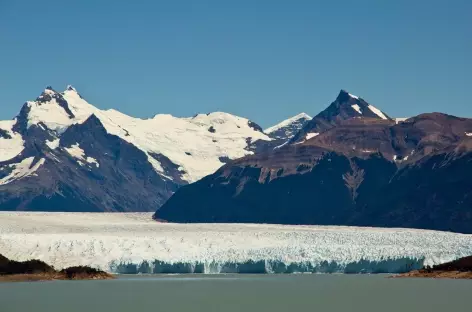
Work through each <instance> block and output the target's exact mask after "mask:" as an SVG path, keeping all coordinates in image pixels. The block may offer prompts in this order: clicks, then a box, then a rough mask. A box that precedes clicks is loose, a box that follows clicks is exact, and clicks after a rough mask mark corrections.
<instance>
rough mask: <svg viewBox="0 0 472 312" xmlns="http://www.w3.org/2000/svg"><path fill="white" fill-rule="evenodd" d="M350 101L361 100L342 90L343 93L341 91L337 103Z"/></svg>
mask: <svg viewBox="0 0 472 312" xmlns="http://www.w3.org/2000/svg"><path fill="white" fill-rule="evenodd" d="M349 99H355V100H359V97H358V96H357V95H354V94H351V93H349V92H348V91H346V90H344V89H341V91H339V94H338V97H337V98H336V101H337V102H340V103H342V102H347V101H349Z"/></svg>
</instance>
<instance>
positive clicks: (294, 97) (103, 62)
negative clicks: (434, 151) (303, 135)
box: [0, 0, 472, 127]
mask: <svg viewBox="0 0 472 312" xmlns="http://www.w3.org/2000/svg"><path fill="white" fill-rule="evenodd" d="M471 14H472V1H469V0H462V1H461V0H449V1H446V0H443V1H438V0H424V1H423V0H416V1H415V0H395V1H394V0H390V1H387V0H370V1H367V0H358V1H356V0H344V1H341V0H339V1H335V0H332V1H331V0H330V1H316V0H311V1H310V0H307V1H297V0H286V1H277V0H267V1H262V0H259V1H258V0H238V1H229V0H228V1H225V0H215V1H204V0H199V1H196V0H195V1H191V0H188V1H178V0H175V1H159V0H155V1H140V0H135V1H119V0H115V1H105V0H93V1H90V0H80V1H72V0H43V1H37V0H29V1H28V0H23V1H17V0H0V90H1V96H0V119H7V118H12V117H14V116H15V115H16V114H17V112H18V111H19V109H20V107H21V105H22V104H23V103H24V102H25V101H26V100H30V99H34V98H36V97H37V96H38V95H39V93H40V92H41V91H42V90H43V89H44V87H46V86H47V85H52V86H53V87H54V88H55V89H57V90H63V89H65V87H66V85H67V84H72V85H74V86H75V87H76V88H77V89H78V91H79V92H80V93H82V95H83V96H84V97H85V98H86V99H87V100H88V101H89V102H91V103H93V104H95V105H96V106H98V107H100V108H111V107H113V108H116V109H118V110H121V111H123V112H125V113H127V114H131V115H133V116H137V117H150V116H152V115H154V114H156V113H170V114H173V115H176V116H191V115H193V114H195V113H197V112H201V113H206V112H211V111H216V110H219V111H227V112H230V113H234V114H238V115H241V116H245V117H248V118H250V119H252V120H254V121H255V122H257V123H259V124H261V126H263V127H266V126H269V125H271V124H273V123H276V122H278V121H279V120H281V119H284V118H286V117H289V116H291V115H294V114H297V113H299V112H302V111H304V112H306V113H309V114H311V115H315V114H316V113H318V112H319V111H320V110H322V109H323V108H325V107H326V106H327V105H328V104H329V103H330V102H332V101H333V100H334V98H335V97H336V95H337V93H338V92H339V90H340V89H341V88H344V89H347V90H348V91H350V92H351V93H353V94H356V95H359V96H361V97H363V98H365V99H366V100H368V101H369V102H370V103H372V104H374V105H376V106H378V107H379V108H381V109H383V110H384V111H385V112H387V113H388V114H390V115H392V116H399V117H400V116H411V115H414V114H418V113H420V112H431V111H442V112H447V113H450V114H455V115H460V116H466V117H472V103H471V102H470V100H469V96H468V95H467V94H469V92H470V91H471V90H470V89H471V88H472V60H471V57H472V17H471V16H472V15H471Z"/></svg>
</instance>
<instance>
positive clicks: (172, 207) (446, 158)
mask: <svg viewBox="0 0 472 312" xmlns="http://www.w3.org/2000/svg"><path fill="white" fill-rule="evenodd" d="M344 97H345V95H344V94H343V93H341V94H340V96H339V97H338V99H337V103H336V102H335V103H334V104H332V105H334V106H335V107H340V106H342V103H345V102H346V99H345V98H344ZM354 100H356V103H358V104H359V102H357V101H360V100H358V99H355V98H352V97H349V99H348V100H347V101H348V102H349V105H350V104H351V101H354ZM338 104H339V105H338ZM359 106H360V105H359ZM328 110H329V111H331V110H332V107H331V106H330V108H328ZM340 111H342V109H341V110H340ZM346 114H347V113H346ZM320 115H321V116H330V115H329V114H327V113H322V114H320ZM338 116H345V113H342V112H341V113H339V114H338ZM357 117H358V116H355V117H352V118H348V117H342V118H338V119H336V118H335V119H336V120H335V122H333V124H331V123H329V125H327V124H325V123H320V122H318V121H317V120H319V119H314V123H312V124H311V126H313V127H315V128H310V129H316V131H320V134H319V135H317V136H315V137H313V138H311V139H309V140H302V141H299V142H296V143H297V144H287V145H285V146H283V147H281V148H279V149H276V150H273V151H265V152H260V153H256V155H252V156H248V157H245V158H242V159H238V160H235V161H232V162H230V163H228V164H227V165H225V166H224V167H222V168H221V169H220V170H218V171H217V172H216V173H215V174H213V175H210V176H207V177H205V178H204V179H202V180H200V181H198V182H196V183H194V184H191V185H188V186H184V187H182V188H181V189H179V191H177V193H176V194H174V196H172V197H171V198H170V199H169V201H168V202H167V203H166V204H165V205H164V206H163V207H161V208H160V209H159V210H157V212H156V213H155V218H159V219H164V220H167V221H170V222H237V223H238V222H254V223H279V224H319V225H356V226H381V227H411V228H422V229H435V230H446V231H455V232H463V233H472V175H470V172H472V137H470V136H468V135H467V133H471V132H472V119H466V118H457V117H454V116H450V115H445V114H439V113H432V114H423V115H419V116H417V117H414V118H411V119H409V120H408V121H407V122H404V123H399V124H395V122H392V121H391V120H390V119H383V118H372V117H362V118H357ZM315 118H316V117H315ZM344 118H345V119H344ZM324 120H328V119H327V118H325V119H324ZM322 125H324V126H322ZM311 126H310V127H311ZM325 126H326V128H327V129H326V128H325V130H323V129H322V127H325ZM307 127H308V126H307ZM307 127H305V129H303V130H302V131H301V132H302V133H303V134H302V135H301V136H299V137H302V138H303V137H304V136H305V134H306V131H307V130H306V129H307ZM316 127H317V128H316ZM310 131H311V130H310ZM189 203H191V204H189Z"/></svg>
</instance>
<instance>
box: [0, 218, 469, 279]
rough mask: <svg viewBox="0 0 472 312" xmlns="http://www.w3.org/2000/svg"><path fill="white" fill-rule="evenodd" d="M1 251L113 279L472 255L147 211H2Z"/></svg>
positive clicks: (384, 237)
mask: <svg viewBox="0 0 472 312" xmlns="http://www.w3.org/2000/svg"><path fill="white" fill-rule="evenodd" d="M0 250H2V251H3V254H4V255H5V256H6V257H8V258H10V259H12V260H17V261H18V260H19V261H22V260H27V259H39V260H42V261H45V262H46V263H49V264H51V265H53V266H54V267H56V268H58V269H61V268H64V267H68V266H75V265H89V266H92V267H97V268H100V269H103V270H106V271H110V272H117V273H139V272H143V273H224V272H226V273H249V272H252V273H294V272H345V273H369V272H373V273H387V272H389V273H396V272H403V271H408V270H411V269H415V268H419V267H421V266H423V265H434V264H439V263H444V262H448V261H451V260H454V259H456V258H459V257H464V256H468V255H472V236H471V235H464V234H457V233H451V232H438V231H427V230H414V229H399V228H361V227H343V226H289V225H269V224H172V223H158V222H155V221H153V220H152V219H151V214H149V213H99V214H98V213H44V212H37V213H34V212H0Z"/></svg>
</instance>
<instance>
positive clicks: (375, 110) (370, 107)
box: [368, 105, 388, 119]
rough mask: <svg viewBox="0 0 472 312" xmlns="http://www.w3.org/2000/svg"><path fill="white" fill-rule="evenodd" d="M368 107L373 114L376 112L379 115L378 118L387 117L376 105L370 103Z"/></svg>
mask: <svg viewBox="0 0 472 312" xmlns="http://www.w3.org/2000/svg"><path fill="white" fill-rule="evenodd" d="M368 107H369V109H370V110H371V111H372V112H373V113H374V114H376V115H377V116H379V117H380V118H382V119H388V118H387V116H385V115H384V113H382V111H381V110H380V109H378V108H377V107H375V106H372V105H369V106H368Z"/></svg>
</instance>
